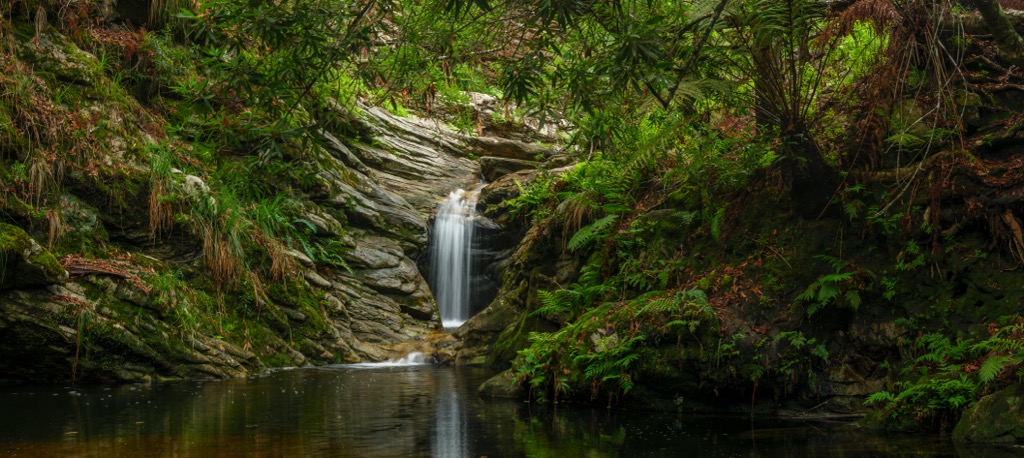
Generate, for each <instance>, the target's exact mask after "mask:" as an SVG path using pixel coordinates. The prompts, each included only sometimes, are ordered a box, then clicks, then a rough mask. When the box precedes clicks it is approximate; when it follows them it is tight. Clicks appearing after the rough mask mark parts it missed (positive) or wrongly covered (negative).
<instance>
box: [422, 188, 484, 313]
mask: <svg viewBox="0 0 1024 458" xmlns="http://www.w3.org/2000/svg"><path fill="white" fill-rule="evenodd" d="M479 194H480V192H479V188H474V189H471V190H469V191H465V190H462V189H458V190H456V191H453V192H451V193H450V194H449V195H448V199H447V200H445V201H444V202H441V204H440V205H438V206H437V217H436V218H435V219H434V238H433V241H432V242H431V246H430V253H431V256H430V273H431V279H432V282H431V286H433V290H434V299H436V300H437V306H438V308H439V309H440V310H441V321H442V323H443V324H444V327H446V328H452V327H456V326H459V325H461V324H462V323H463V322H465V321H466V320H468V319H469V295H470V282H471V281H472V272H471V270H472V263H473V253H472V248H473V217H474V215H475V213H476V199H477V196H478V195H479Z"/></svg>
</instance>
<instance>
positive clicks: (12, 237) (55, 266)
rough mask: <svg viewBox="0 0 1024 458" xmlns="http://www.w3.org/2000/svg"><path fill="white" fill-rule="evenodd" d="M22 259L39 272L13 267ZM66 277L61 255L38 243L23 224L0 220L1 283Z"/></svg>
mask: <svg viewBox="0 0 1024 458" xmlns="http://www.w3.org/2000/svg"><path fill="white" fill-rule="evenodd" d="M26 255H27V257H25V256H26ZM19 260H21V261H22V262H23V263H24V264H27V265H28V266H30V267H31V268H32V269H33V270H35V271H36V272H25V271H24V270H22V271H19V272H15V271H14V270H13V269H14V267H15V266H16V265H18V264H19ZM65 276H66V273H65V272H64V267H63V266H61V265H60V262H58V261H57V258H54V257H53V254H51V253H50V252H49V251H47V250H46V249H44V248H43V247H41V246H39V244H38V243H34V241H33V240H32V238H31V237H30V236H29V235H28V233H26V232H25V231H24V230H23V229H21V228H20V227H17V226H13V225H10V224H7V223H0V285H6V284H7V283H8V282H22V283H26V284H40V283H46V282H58V281H61V280H63V279H64V278H65ZM16 277H17V278H16ZM29 277H31V278H29Z"/></svg>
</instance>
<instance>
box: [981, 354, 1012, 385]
mask: <svg viewBox="0 0 1024 458" xmlns="http://www.w3.org/2000/svg"><path fill="white" fill-rule="evenodd" d="M1010 362H1011V357H1010V356H992V357H990V358H988V359H986V360H985V362H984V363H981V368H980V369H978V379H979V380H981V381H982V382H983V383H989V382H991V381H993V380H995V379H996V377H998V376H999V374H1001V373H1002V372H1003V370H1005V369H1006V368H1007V366H1009V363H1010Z"/></svg>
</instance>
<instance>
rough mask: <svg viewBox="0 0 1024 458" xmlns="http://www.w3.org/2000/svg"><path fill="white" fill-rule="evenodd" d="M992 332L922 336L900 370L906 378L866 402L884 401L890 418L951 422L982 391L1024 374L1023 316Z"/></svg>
mask: <svg viewBox="0 0 1024 458" xmlns="http://www.w3.org/2000/svg"><path fill="white" fill-rule="evenodd" d="M993 326H994V325H993ZM989 332H990V335H989V336H987V337H986V338H983V339H980V340H975V339H969V338H957V339H955V340H954V339H950V338H949V337H947V336H945V335H942V334H939V333H927V334H923V335H921V336H920V337H918V338H917V339H915V341H914V342H913V344H912V346H911V348H910V349H909V351H910V355H909V356H910V357H909V358H907V362H906V363H905V365H904V367H903V368H902V369H901V370H900V374H901V375H902V377H903V380H900V381H898V382H896V383H895V384H894V385H893V387H892V389H890V390H885V391H880V392H878V393H874V394H873V395H871V396H869V397H868V398H867V399H866V400H865V404H867V405H877V406H880V407H881V413H882V415H883V416H884V417H886V418H913V419H914V420H915V421H916V422H917V423H919V424H922V425H926V426H930V427H938V428H949V427H951V426H952V425H953V424H955V422H956V420H957V419H958V418H959V417H960V414H961V413H962V412H963V410H964V409H965V408H967V407H969V406H971V405H973V404H974V402H976V401H977V399H978V398H979V396H981V395H983V394H987V393H990V392H993V391H995V390H998V389H999V388H1001V387H1003V386H1005V385H1006V384H1008V383H1012V382H1014V381H1019V380H1021V378H1024V357H1022V350H1024V324H1022V321H1021V319H1020V317H1013V318H1012V319H1011V320H1010V321H1009V324H1007V325H1004V326H1000V327H996V328H990V329H989Z"/></svg>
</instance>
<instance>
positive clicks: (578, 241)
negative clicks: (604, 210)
mask: <svg viewBox="0 0 1024 458" xmlns="http://www.w3.org/2000/svg"><path fill="white" fill-rule="evenodd" d="M618 218H619V215H607V216H605V217H603V218H601V219H598V220H597V221H594V222H593V223H590V224H588V225H586V226H584V227H583V228H581V229H580V230H578V231H576V234H574V235H573V236H572V238H571V239H569V245H568V248H569V251H576V250H579V249H580V248H583V247H584V246H586V245H587V244H589V243H590V242H592V241H594V240H596V239H597V238H599V237H602V236H606V235H607V231H608V229H609V228H610V227H611V226H612V224H613V223H614V222H615V221H616V220H617V219H618Z"/></svg>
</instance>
